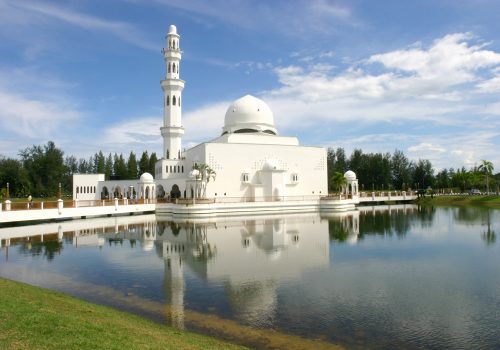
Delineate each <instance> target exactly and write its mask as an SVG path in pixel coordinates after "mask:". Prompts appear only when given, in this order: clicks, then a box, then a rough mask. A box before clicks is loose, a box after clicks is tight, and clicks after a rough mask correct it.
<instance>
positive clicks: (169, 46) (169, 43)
mask: <svg viewBox="0 0 500 350" xmlns="http://www.w3.org/2000/svg"><path fill="white" fill-rule="evenodd" d="M168 48H169V49H170V48H172V40H169V41H168Z"/></svg>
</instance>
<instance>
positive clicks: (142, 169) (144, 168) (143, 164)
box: [139, 151, 149, 175]
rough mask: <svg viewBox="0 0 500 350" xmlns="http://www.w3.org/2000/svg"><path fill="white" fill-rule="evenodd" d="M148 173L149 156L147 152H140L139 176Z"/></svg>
mask: <svg viewBox="0 0 500 350" xmlns="http://www.w3.org/2000/svg"><path fill="white" fill-rule="evenodd" d="M148 171H149V155H148V151H144V152H142V156H141V159H140V160H139V175H142V174H144V173H147V172H148Z"/></svg>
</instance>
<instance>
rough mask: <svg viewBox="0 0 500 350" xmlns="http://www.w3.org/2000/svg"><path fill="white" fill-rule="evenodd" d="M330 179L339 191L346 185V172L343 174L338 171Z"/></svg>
mask: <svg viewBox="0 0 500 350" xmlns="http://www.w3.org/2000/svg"><path fill="white" fill-rule="evenodd" d="M330 181H331V182H332V184H333V188H334V189H335V190H337V191H340V189H341V188H342V186H343V185H345V184H346V182H347V181H346V179H345V177H344V174H342V173H340V172H338V171H337V172H335V173H334V174H333V175H332V178H331V179H330Z"/></svg>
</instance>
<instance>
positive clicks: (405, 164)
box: [391, 150, 411, 190]
mask: <svg viewBox="0 0 500 350" xmlns="http://www.w3.org/2000/svg"><path fill="white" fill-rule="evenodd" d="M391 179H392V185H393V186H394V188H395V189H401V190H404V189H405V188H404V186H403V185H405V186H406V188H408V186H410V183H411V162H410V161H409V160H408V158H406V156H405V155H404V153H403V152H402V151H400V150H395V151H394V154H393V155H392V158H391Z"/></svg>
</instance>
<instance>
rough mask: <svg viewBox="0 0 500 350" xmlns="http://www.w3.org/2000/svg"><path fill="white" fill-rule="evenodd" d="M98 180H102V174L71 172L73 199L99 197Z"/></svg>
mask: <svg viewBox="0 0 500 350" xmlns="http://www.w3.org/2000/svg"><path fill="white" fill-rule="evenodd" d="M99 181H104V174H73V199H80V200H94V199H100V198H101V195H100V191H99V187H98V183H99Z"/></svg>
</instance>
